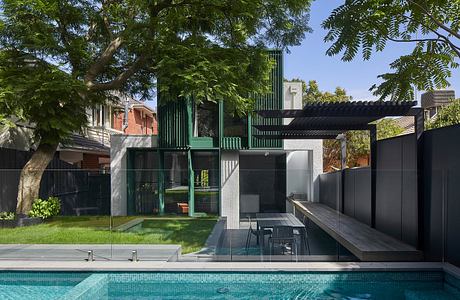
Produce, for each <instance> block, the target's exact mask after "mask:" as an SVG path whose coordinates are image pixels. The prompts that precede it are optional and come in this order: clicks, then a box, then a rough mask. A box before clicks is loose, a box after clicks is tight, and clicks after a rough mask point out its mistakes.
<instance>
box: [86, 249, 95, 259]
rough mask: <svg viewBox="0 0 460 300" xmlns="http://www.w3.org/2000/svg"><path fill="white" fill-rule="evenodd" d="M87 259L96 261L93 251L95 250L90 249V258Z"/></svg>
mask: <svg viewBox="0 0 460 300" xmlns="http://www.w3.org/2000/svg"><path fill="white" fill-rule="evenodd" d="M86 260H87V261H94V252H93V250H89V251H88V258H87V259H86Z"/></svg>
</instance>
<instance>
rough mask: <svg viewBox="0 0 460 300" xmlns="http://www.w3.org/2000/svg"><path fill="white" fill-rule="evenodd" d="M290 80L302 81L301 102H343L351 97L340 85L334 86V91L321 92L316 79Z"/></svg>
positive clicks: (294, 79)
mask: <svg viewBox="0 0 460 300" xmlns="http://www.w3.org/2000/svg"><path fill="white" fill-rule="evenodd" d="M290 81H293V82H302V102H303V103H304V104H305V103H307V102H312V101H319V102H343V101H349V100H352V99H353V97H351V96H348V95H347V91H345V89H343V88H341V87H336V88H335V91H334V93H330V92H322V91H320V90H319V87H318V83H317V82H316V80H310V81H308V84H307V83H306V82H305V80H302V79H299V78H293V79H291V80H290Z"/></svg>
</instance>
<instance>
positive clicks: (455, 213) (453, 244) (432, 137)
mask: <svg viewBox="0 0 460 300" xmlns="http://www.w3.org/2000/svg"><path fill="white" fill-rule="evenodd" d="M423 153H424V156H423V168H424V172H423V181H424V182H423V183H424V184H423V193H424V201H423V209H422V211H423V227H424V228H423V229H424V230H423V233H424V234H423V245H424V252H425V257H426V259H427V260H430V261H446V262H450V263H452V264H455V265H457V266H460V231H459V229H460V125H455V126H449V127H444V128H440V129H435V130H429V131H426V132H425V133H424V137H423Z"/></svg>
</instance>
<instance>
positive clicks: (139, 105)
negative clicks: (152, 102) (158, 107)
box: [112, 91, 156, 114]
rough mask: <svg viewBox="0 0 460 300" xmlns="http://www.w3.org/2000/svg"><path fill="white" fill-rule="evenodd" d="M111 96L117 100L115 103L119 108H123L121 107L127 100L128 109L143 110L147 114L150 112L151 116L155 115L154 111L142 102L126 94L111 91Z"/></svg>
mask: <svg viewBox="0 0 460 300" xmlns="http://www.w3.org/2000/svg"><path fill="white" fill-rule="evenodd" d="M112 94H113V95H114V96H115V97H116V98H117V99H118V101H117V100H115V101H117V103H116V104H118V105H119V107H120V108H123V105H124V103H125V101H126V100H128V106H129V107H134V108H140V109H144V110H146V111H148V112H150V113H152V114H155V113H156V112H155V109H153V108H151V107H150V106H148V105H146V104H145V103H144V102H142V101H139V100H136V99H134V98H133V97H131V96H130V95H128V94H125V93H121V92H119V91H112Z"/></svg>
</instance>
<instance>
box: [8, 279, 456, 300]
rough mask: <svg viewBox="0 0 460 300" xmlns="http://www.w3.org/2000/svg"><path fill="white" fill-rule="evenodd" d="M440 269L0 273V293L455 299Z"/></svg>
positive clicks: (45, 296)
mask: <svg viewBox="0 0 460 300" xmlns="http://www.w3.org/2000/svg"><path fill="white" fill-rule="evenodd" d="M459 283H460V281H459V280H458V279H457V278H455V277H453V276H451V275H449V274H446V273H443V272H331V273H324V272H321V273H318V272H316V273H315V272H309V273H248V272H244V273H229V272H195V273H192V272H189V273H184V272H157V273H147V272H145V273H92V274H88V273H64V272H62V273H32V272H3V273H0V299H81V300H83V299H91V300H95V299H323V300H324V299H391V300H397V299H409V300H412V299H414V300H415V299H440V300H447V299H460V290H459V287H460V285H459Z"/></svg>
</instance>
